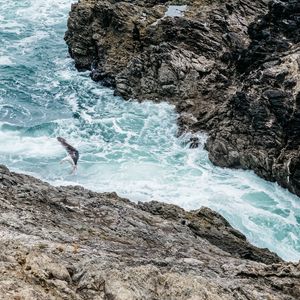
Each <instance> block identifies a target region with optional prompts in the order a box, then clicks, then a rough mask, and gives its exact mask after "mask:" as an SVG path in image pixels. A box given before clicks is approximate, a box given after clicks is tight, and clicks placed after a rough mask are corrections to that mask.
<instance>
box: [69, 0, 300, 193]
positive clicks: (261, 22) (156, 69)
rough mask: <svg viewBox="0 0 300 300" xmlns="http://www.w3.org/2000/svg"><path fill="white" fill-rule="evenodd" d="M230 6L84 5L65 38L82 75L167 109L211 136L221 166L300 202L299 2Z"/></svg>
mask: <svg viewBox="0 0 300 300" xmlns="http://www.w3.org/2000/svg"><path fill="white" fill-rule="evenodd" d="M225 2H226V3H225ZM225 2H224V1H223V2H222V1H206V0H205V1H202V0H201V1H200V0H191V1H187V2H184V3H183V4H187V8H186V10H185V11H184V13H183V14H179V16H176V17H170V16H167V17H165V16H164V13H165V12H166V11H167V9H168V7H169V5H170V3H169V2H167V1H151V2H148V1H135V0H133V1H113V0H104V1H102V0H101V1H100V0H82V1H80V2H79V3H76V4H74V5H73V6H72V10H71V13H70V18H69V21H68V31H67V33H66V36H65V39H66V42H67V44H68V46H69V50H70V53H71V56H72V57H73V58H74V60H75V64H76V66H77V68H78V69H91V68H92V69H93V70H92V78H93V79H94V80H100V81H101V82H102V83H103V85H105V86H111V87H113V88H114V89H115V93H116V95H120V96H122V97H124V98H125V99H130V98H133V99H137V100H139V101H141V100H145V99H147V100H153V101H168V102H170V103H172V104H174V105H175V107H176V109H177V111H178V112H179V113H180V117H179V120H178V124H179V126H180V128H179V133H183V132H185V131H193V132H195V131H199V130H205V131H207V132H208V134H209V139H208V141H207V144H206V149H207V150H208V151H209V157H210V159H211V160H212V162H213V163H215V164H216V165H219V166H222V167H234V168H245V169H252V170H254V171H255V172H256V174H258V175H259V176H262V177H263V178H265V179H268V180H271V181H277V182H278V183H279V184H280V185H282V186H283V187H286V188H288V189H289V190H290V191H291V192H293V193H296V194H297V195H300V185H299V174H298V172H297V171H296V169H297V168H294V167H293V166H294V165H295V166H297V165H298V161H299V160H300V152H299V149H300V148H299V142H300V141H299V136H300V135H299V133H300V131H299V130H300V126H299V124H300V123H299V120H300V119H299V116H300V114H299V103H300V101H299V99H300V84H299V82H300V75H299V74H300V72H299V66H300V48H299V36H300V33H299V30H300V29H299V28H300V23H299V22H300V21H299V12H300V5H299V1H295V0H284V1H283V0H276V1H275V0H274V1H264V0H257V1H250V0H243V1H238V0H230V1H225ZM189 115H191V116H192V117H188V118H187V117H186V116H189ZM291 163H292V165H291ZM290 167H292V168H290Z"/></svg>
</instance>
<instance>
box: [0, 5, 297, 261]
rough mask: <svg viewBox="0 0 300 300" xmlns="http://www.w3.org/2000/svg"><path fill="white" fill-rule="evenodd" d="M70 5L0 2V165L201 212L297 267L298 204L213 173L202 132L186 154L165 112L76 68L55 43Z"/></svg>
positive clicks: (276, 191)
mask: <svg viewBox="0 0 300 300" xmlns="http://www.w3.org/2000/svg"><path fill="white" fill-rule="evenodd" d="M1 2H5V3H1ZM71 2H72V1H67V0H49V1H40V0H27V1H24V2H22V5H21V2H20V1H17V0H14V1H3V0H0V4H3V6H2V9H3V11H5V12H6V13H5V14H4V16H5V17H2V18H0V28H2V27H1V26H3V27H5V26H6V28H7V30H11V31H12V32H14V33H15V34H16V35H7V38H6V39H4V41H3V47H2V51H4V52H3V56H1V58H2V59H3V57H5V56H6V57H8V58H9V59H10V60H11V61H12V62H13V65H11V66H10V68H11V69H10V72H13V70H14V68H16V69H15V73H14V74H12V76H11V82H10V81H9V80H6V81H5V82H2V81H1V82H0V91H1V99H0V101H1V106H0V121H2V123H0V144H1V147H0V163H4V164H6V165H8V166H9V167H10V168H12V169H13V170H16V171H21V172H26V173H29V174H31V175H34V176H37V177H39V178H42V179H44V180H47V181H49V182H51V183H52V184H55V185H61V184H67V185H70V184H80V185H83V186H85V187H87V188H90V189H92V190H96V191H99V192H104V191H116V192H118V193H119V194H120V195H121V196H124V197H128V198H130V199H132V200H134V201H150V200H158V201H164V202H167V203H173V204H177V205H180V206H181V207H184V208H185V209H189V210H192V209H198V208H200V207H201V206H208V207H210V208H212V209H214V210H216V211H218V212H220V213H221V214H222V215H223V216H224V217H226V218H227V219H228V220H229V221H230V223H231V224H232V225H233V226H234V227H236V228H238V229H240V230H241V231H242V232H243V233H245V234H246V236H247V237H248V238H249V239H250V241H251V242H253V243H255V244H256V245H258V246H261V247H268V248H270V249H271V250H273V251H276V252H277V253H278V254H279V255H281V256H282V257H283V258H285V259H287V260H299V259H300V242H299V238H300V228H299V222H300V201H299V198H298V197H296V196H295V195H292V194H290V193H289V192H287V191H286V190H284V189H282V188H281V187H279V186H278V185H277V184H274V183H270V182H266V181H264V180H262V179H260V178H258V177H257V176H256V175H254V174H253V172H249V171H242V170H229V169H221V168H217V167H215V166H213V165H212V164H211V163H210V162H209V160H208V155H207V152H206V151H205V150H204V149H203V145H204V143H205V140H206V138H207V137H206V135H205V134H203V133H198V134H197V136H198V138H199V140H200V147H199V148H198V149H189V147H188V144H187V141H189V139H190V137H191V134H186V135H185V136H183V137H181V138H179V139H178V138H177V137H176V133H177V126H176V118H177V115H176V113H175V111H174V107H172V106H170V105H168V104H166V103H160V104H154V103H151V102H144V103H137V102H134V101H123V100H122V99H120V98H117V97H114V96H113V92H112V91H111V90H109V89H106V88H102V87H101V86H100V85H99V84H96V83H94V82H93V81H91V80H90V78H89V75H88V73H85V72H83V73H78V72H77V71H76V70H75V68H74V66H73V62H72V60H71V59H70V58H68V57H67V49H66V46H65V44H64V41H63V39H62V37H63V34H64V31H65V24H66V19H67V13H68V10H69V6H70V3H71ZM9 18H10V19H11V26H10V25H9ZM10 37H11V38H12V40H10ZM11 45H18V46H19V47H12V46H11ZM49 45H51V47H50V46H49ZM57 47H58V48H57ZM20 53H23V54H22V55H20ZM0 62H1V60H0ZM0 64H1V63H0ZM5 75H7V76H9V74H5ZM7 76H6V77H7ZM6 77H5V78H6ZM57 136H63V137H65V138H67V140H68V141H69V142H70V143H71V144H72V145H74V146H75V147H77V148H78V149H79V151H80V160H79V168H78V175H77V176H71V175H70V174H69V173H70V168H69V166H68V165H62V166H61V165H60V164H59V161H60V160H61V159H62V158H63V157H64V156H65V155H66V154H65V151H64V149H63V148H62V147H61V146H60V144H59V143H58V142H57V141H56V137H57Z"/></svg>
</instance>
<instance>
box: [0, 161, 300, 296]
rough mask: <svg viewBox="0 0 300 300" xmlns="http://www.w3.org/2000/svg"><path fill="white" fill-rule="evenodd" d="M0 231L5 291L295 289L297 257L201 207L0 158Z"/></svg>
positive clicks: (260, 292)
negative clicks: (57, 177) (289, 258)
mask: <svg viewBox="0 0 300 300" xmlns="http://www.w3.org/2000/svg"><path fill="white" fill-rule="evenodd" d="M5 178H9V180H6V179H5ZM11 182H14V184H13V185H12V184H11ZM41 191H46V192H42V193H41ZM19 194H22V198H21V197H20V196H19ZM32 195H33V196H32ZM66 199H67V200H66ZM8 216H9V220H8ZM0 232H1V233H0V251H1V256H0V298H1V299H4V300H6V299H7V300H8V299H9V300H10V299H26V300H27V299H28V300H29V299H30V300H34V299H49V300H50V299H51V300H52V299H78V300H79V299H103V300H104V299H120V300H121V299H122V300H123V299H124V300H125V299H126V300H127V299H172V300H173V299H174V300H176V299H178V300H183V299H186V300H190V299H212V300H215V299H284V300H286V299H299V297H300V280H299V279H300V264H299V263H298V264H297V263H294V264H292V263H287V262H284V261H282V260H281V259H280V258H279V257H278V256H277V255H276V254H274V253H272V252H270V251H269V250H267V249H260V248H257V247H255V246H252V245H251V244H250V243H249V242H248V241H247V240H246V238H245V236H244V235H243V234H241V233H240V232H238V231H237V230H235V229H234V228H232V227H231V226H230V224H229V223H228V222H227V221H226V220H225V219H224V218H223V217H222V216H220V215H219V214H218V213H216V212H214V211H212V210H210V209H208V208H201V209H199V210H196V211H191V212H187V211H185V210H183V209H181V208H179V207H177V206H175V205H168V204H164V203H159V202H149V203H139V204H134V203H132V202H130V201H129V200H127V199H123V198H120V197H118V195H117V194H116V193H102V194H101V193H95V192H92V191H89V190H86V189H84V188H82V187H73V186H72V187H71V186H70V187H52V186H50V185H49V184H47V183H44V182H42V181H40V180H38V179H35V178H33V177H31V176H27V175H21V174H16V173H13V172H10V171H9V170H8V169H7V168H5V167H3V166H0ZM245 295H246V296H245ZM245 297H246V298H245Z"/></svg>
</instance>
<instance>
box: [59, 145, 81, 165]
mask: <svg viewBox="0 0 300 300" xmlns="http://www.w3.org/2000/svg"><path fill="white" fill-rule="evenodd" d="M58 141H59V142H60V143H61V144H62V146H63V147H64V148H65V149H66V150H67V152H68V154H69V155H70V156H71V158H72V160H73V162H74V164H75V165H77V162H78V159H79V152H78V150H77V149H75V148H74V147H73V146H71V145H70V144H68V143H67V142H66V141H65V140H64V139H58Z"/></svg>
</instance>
